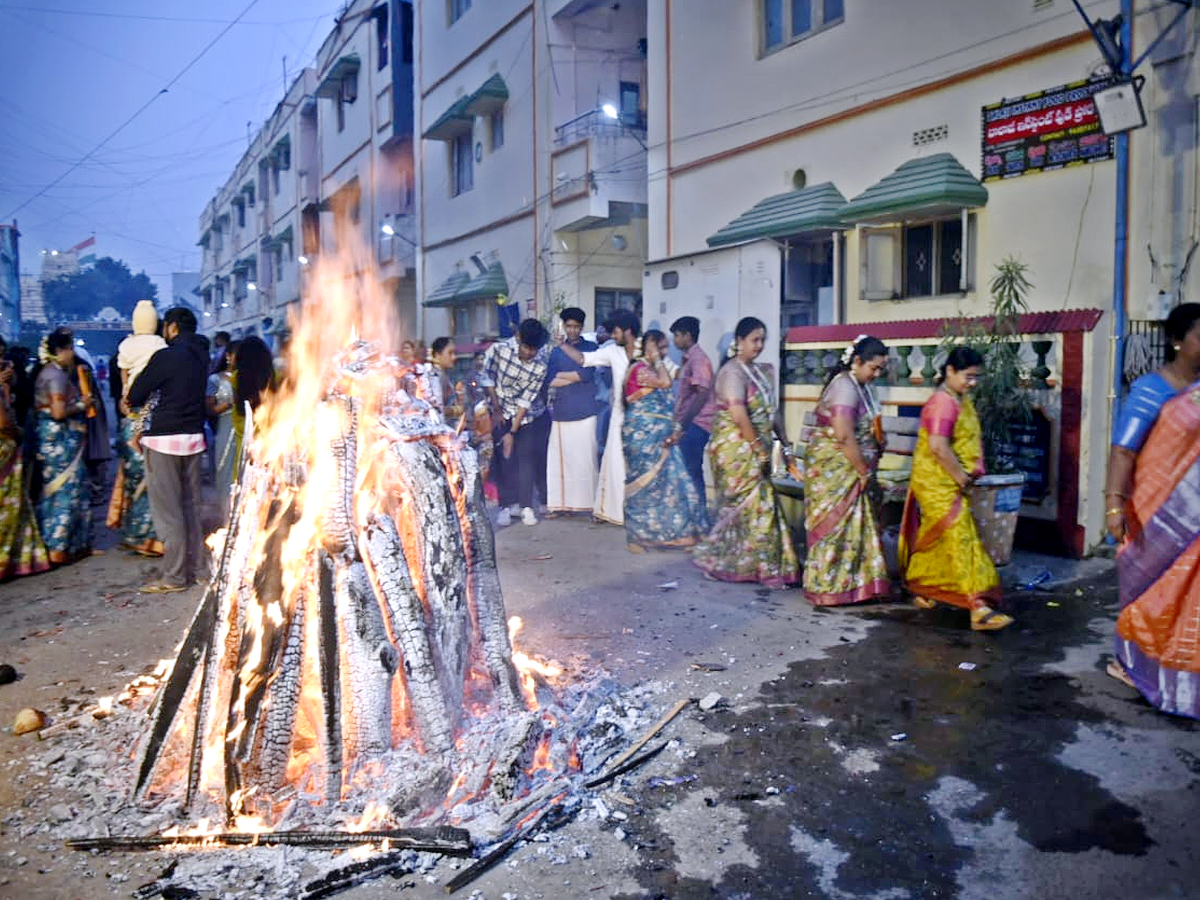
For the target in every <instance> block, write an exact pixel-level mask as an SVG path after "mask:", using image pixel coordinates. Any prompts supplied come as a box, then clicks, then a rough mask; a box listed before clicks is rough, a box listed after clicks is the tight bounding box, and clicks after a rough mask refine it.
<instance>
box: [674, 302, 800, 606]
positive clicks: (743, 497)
mask: <svg viewBox="0 0 1200 900" xmlns="http://www.w3.org/2000/svg"><path fill="white" fill-rule="evenodd" d="M766 338H767V328H766V326H765V325H764V324H763V323H762V322H761V321H759V320H758V319H756V318H754V317H753V316H748V317H746V318H744V319H742V320H741V321H739V322H738V323H737V328H736V329H735V330H734V342H733V345H732V346H731V347H730V353H731V355H730V356H729V357H728V358H726V360H725V361H724V362H723V363H722V364H721V368H720V369H719V370H718V372H717V377H716V381H715V383H714V385H713V389H714V396H715V407H716V416H715V418H714V419H713V429H712V437H711V438H710V439H709V442H708V461H709V464H710V465H711V466H712V473H713V481H714V482H715V485H716V492H717V502H716V509H717V514H716V518H715V520H714V524H713V527H712V530H711V531H709V533H708V535H707V536H706V537H704V538H701V540H700V543H698V544H697V545H696V549H695V551H694V556H693V562H695V563H696V565H697V566H699V567H700V568H701V569H703V570H704V574H705V576H706V577H708V578H711V579H713V580H717V581H751V582H758V583H760V584H764V585H766V586H768V587H774V588H780V587H786V586H787V585H792V584H795V583H796V582H798V581H799V580H800V563H799V560H798V559H797V557H796V548H795V547H794V546H792V536H791V532H790V530H789V528H788V524H787V520H786V519H785V518H784V516H783V513H782V512H781V511H780V508H779V503H778V501H777V498H776V496H775V486H774V485H773V484H772V483H771V478H770V475H769V473H768V467H769V466H770V460H771V447H772V441H773V436H774V430H775V412H776V394H775V388H774V381H775V376H774V373H773V371H772V370H771V368H770V367H769V366H765V365H759V364H758V363H756V362H755V360H756V359H757V358H758V356H759V354H761V353H762V349H763V344H764V343H766Z"/></svg>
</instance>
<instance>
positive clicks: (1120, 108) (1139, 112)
mask: <svg viewBox="0 0 1200 900" xmlns="http://www.w3.org/2000/svg"><path fill="white" fill-rule="evenodd" d="M1145 81H1146V79H1145V78H1143V77H1141V76H1140V75H1136V76H1134V77H1133V78H1130V79H1129V80H1127V81H1118V82H1117V83H1116V84H1114V85H1113V86H1112V87H1106V88H1105V89H1104V90H1102V91H1096V93H1095V94H1094V95H1093V96H1092V100H1093V101H1094V102H1095V104H1096V114H1097V115H1098V116H1099V117H1100V128H1101V129H1102V130H1103V131H1104V133H1105V134H1120V133H1122V132H1124V131H1132V130H1133V129H1135V128H1144V127H1145V125H1146V110H1145V109H1144V108H1143V107H1142V95H1141V88H1142V85H1143V84H1144V83H1145Z"/></svg>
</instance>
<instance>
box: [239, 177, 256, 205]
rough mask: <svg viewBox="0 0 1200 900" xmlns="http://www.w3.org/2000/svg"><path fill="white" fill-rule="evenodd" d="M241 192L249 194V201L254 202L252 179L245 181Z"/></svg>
mask: <svg viewBox="0 0 1200 900" xmlns="http://www.w3.org/2000/svg"><path fill="white" fill-rule="evenodd" d="M241 192H242V193H243V194H249V195H250V202H251V203H253V202H254V182H253V181H247V182H246V183H245V184H243V185H242V191H241Z"/></svg>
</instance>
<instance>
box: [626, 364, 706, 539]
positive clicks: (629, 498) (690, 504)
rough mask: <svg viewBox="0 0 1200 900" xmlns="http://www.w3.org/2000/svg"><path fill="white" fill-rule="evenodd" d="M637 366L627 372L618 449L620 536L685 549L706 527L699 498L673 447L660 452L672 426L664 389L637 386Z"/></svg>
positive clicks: (669, 398) (668, 395) (668, 393)
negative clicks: (622, 452) (621, 450)
mask: <svg viewBox="0 0 1200 900" xmlns="http://www.w3.org/2000/svg"><path fill="white" fill-rule="evenodd" d="M644 368H646V364H645V363H643V362H637V363H635V364H634V365H633V367H632V368H631V369H630V370H629V375H628V377H627V381H626V391H625V418H624V421H623V422H622V423H621V446H622V447H623V448H624V450H625V535H626V539H627V540H628V541H629V543H631V544H637V545H639V546H642V547H690V546H692V545H693V544H695V543H696V541H697V540H698V539H699V537H700V536H701V535H702V534H704V530H705V527H706V525H707V522H706V520H705V514H704V509H703V507H702V506H701V505H700V493H699V491H697V490H696V485H695V482H693V481H692V479H691V476H690V475H688V472H687V467H686V466H685V465H684V462H683V454H682V453H681V452H680V450H679V447H678V446H673V447H664V446H663V442H664V441H665V440H666V439H667V438H668V437H670V435H671V431H672V429H673V428H674V427H675V418H674V400H673V398H672V396H671V391H670V389H669V388H652V387H639V386H638V381H637V378H638V373H639V372H640V371H641V370H643V369H644Z"/></svg>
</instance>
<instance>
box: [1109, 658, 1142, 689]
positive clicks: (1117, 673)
mask: <svg viewBox="0 0 1200 900" xmlns="http://www.w3.org/2000/svg"><path fill="white" fill-rule="evenodd" d="M1104 671H1105V673H1107V674H1108V675H1111V676H1112V677H1113V678H1115V679H1117V681H1119V682H1121V683H1122V684H1127V685H1129V686H1130V687H1131V688H1133V689H1134V690H1135V691H1136V690H1137V685H1136V684H1134V683H1133V679H1132V678H1130V677H1129V673H1128V672H1126V671H1125V667H1124V666H1123V665H1121V664H1120V663H1119V662H1118V661H1117V660H1115V659H1110V660H1109V661H1108V665H1107V666H1105V667H1104Z"/></svg>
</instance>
